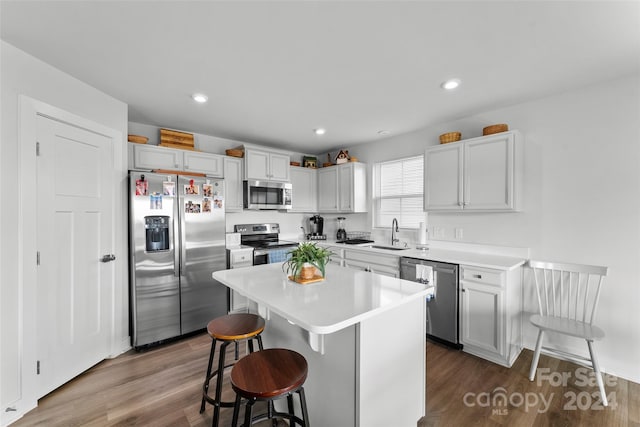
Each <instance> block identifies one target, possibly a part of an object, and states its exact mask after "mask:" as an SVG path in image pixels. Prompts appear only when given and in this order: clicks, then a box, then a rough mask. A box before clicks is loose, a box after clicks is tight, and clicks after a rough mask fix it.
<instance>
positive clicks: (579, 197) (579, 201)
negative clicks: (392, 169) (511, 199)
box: [349, 75, 640, 382]
mask: <svg viewBox="0 0 640 427" xmlns="http://www.w3.org/2000/svg"><path fill="white" fill-rule="evenodd" d="M493 123H508V124H509V126H510V128H511V129H517V130H520V132H521V133H522V134H523V135H524V136H525V187H524V191H525V198H524V212H522V213H493V214H491V213H429V226H430V228H432V227H433V226H438V227H442V228H443V229H444V231H445V240H454V228H462V229H463V237H464V238H463V239H462V240H460V241H462V242H474V243H485V244H494V245H503V246H512V247H529V248H530V249H531V257H532V258H537V259H546V260H555V261H565V262H576V263H586V264H599V265H606V266H609V267H610V270H609V276H608V277H607V279H606V281H605V285H606V287H605V289H604V293H603V295H602V298H601V301H600V306H599V311H598V316H597V323H598V325H599V326H601V327H602V328H603V329H604V330H605V332H606V334H607V336H606V338H605V339H604V340H603V341H602V342H599V343H596V349H597V351H598V354H599V356H600V359H601V364H602V365H603V367H604V369H605V370H606V371H607V372H610V373H612V374H615V375H618V376H621V377H624V378H627V379H631V380H632V381H634V382H640V365H639V364H638V360H640V326H639V325H640V310H638V302H639V301H640V272H639V271H638V268H637V264H638V261H639V260H640V197H639V196H640V76H638V75H635V76H630V77H627V78H621V79H619V80H616V81H612V82H607V83H603V84H599V85H595V86H591V87H587V88H583V89H581V90H577V91H572V92H567V93H562V94H559V95H557V96H554V97H550V98H544V99H540V100H536V101H532V102H527V103H523V104H519V105H514V106H512V107H508V108H502V109H499V110H494V111H486V112H483V113H481V114H477V115H474V116H471V117H467V118H464V119H461V120H458V121H455V122H451V123H444V124H442V125H438V126H433V127H429V128H425V129H423V130H421V131H419V132H415V133H412V134H407V135H401V136H398V137H395V138H388V139H387V140H383V141H378V142H375V143H372V144H367V146H366V150H365V149H364V147H362V146H355V147H352V148H350V150H349V152H350V153H353V154H354V155H357V156H358V157H359V158H360V159H361V160H362V161H364V162H367V163H373V162H377V161H381V160H390V159H393V158H402V157H407V156H411V155H416V154H420V153H422V152H423V151H424V148H425V147H426V146H428V145H435V144H437V143H438V135H439V134H441V133H444V132H448V131H454V130H460V131H461V132H462V134H463V139H465V138H472V137H476V136H481V135H482V128H483V127H484V126H487V125H489V124H493ZM526 286H527V287H526V290H525V310H527V311H531V312H533V311H535V310H536V307H537V306H536V303H535V301H534V299H533V290H532V288H531V286H532V285H531V283H527V285H526ZM534 333H535V331H534V330H533V328H531V327H530V325H529V323H528V320H525V344H526V346H527V347H529V348H531V347H533V345H534V340H535V335H534ZM558 344H559V345H562V346H565V347H567V348H570V347H574V346H576V345H577V346H578V347H576V348H579V349H580V350H581V351H582V353H584V354H587V351H586V345H585V344H584V342H582V343H580V342H573V341H569V340H563V341H561V342H558Z"/></svg>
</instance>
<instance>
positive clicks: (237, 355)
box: [235, 341, 240, 360]
mask: <svg viewBox="0 0 640 427" xmlns="http://www.w3.org/2000/svg"><path fill="white" fill-rule="evenodd" d="M235 344H236V360H238V357H239V356H240V353H239V351H238V341H236V342H235Z"/></svg>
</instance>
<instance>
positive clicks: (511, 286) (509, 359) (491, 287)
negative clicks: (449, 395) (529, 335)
mask: <svg viewBox="0 0 640 427" xmlns="http://www.w3.org/2000/svg"><path fill="white" fill-rule="evenodd" d="M521 313H522V268H521V267H520V268H516V269H513V270H508V271H504V270H494V269H488V268H479V267H469V266H464V265H462V266H460V319H459V320H460V341H461V343H462V344H463V346H464V351H466V352H467V353H471V354H474V355H476V356H479V357H482V358H484V359H487V360H490V361H492V362H495V363H498V364H500V365H503V366H507V367H511V365H513V362H515V360H516V359H517V357H518V355H519V354H520V351H522V316H521Z"/></svg>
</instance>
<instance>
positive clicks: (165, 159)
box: [133, 144, 182, 170]
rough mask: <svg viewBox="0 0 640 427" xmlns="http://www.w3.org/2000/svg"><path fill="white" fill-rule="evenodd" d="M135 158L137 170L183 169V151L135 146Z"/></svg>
mask: <svg viewBox="0 0 640 427" xmlns="http://www.w3.org/2000/svg"><path fill="white" fill-rule="evenodd" d="M133 156H134V157H133V164H134V167H135V168H136V169H173V170H181V169H182V151H180V150H173V149H171V148H164V147H157V146H155V145H146V144H145V145H142V144H135V145H134V147H133Z"/></svg>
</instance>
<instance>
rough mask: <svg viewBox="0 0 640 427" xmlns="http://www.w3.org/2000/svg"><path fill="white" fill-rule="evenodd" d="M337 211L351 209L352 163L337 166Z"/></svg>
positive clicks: (349, 210) (350, 210) (348, 210)
mask: <svg viewBox="0 0 640 427" xmlns="http://www.w3.org/2000/svg"><path fill="white" fill-rule="evenodd" d="M338 211H340V212H352V211H353V165H352V164H346V165H343V166H338Z"/></svg>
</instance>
